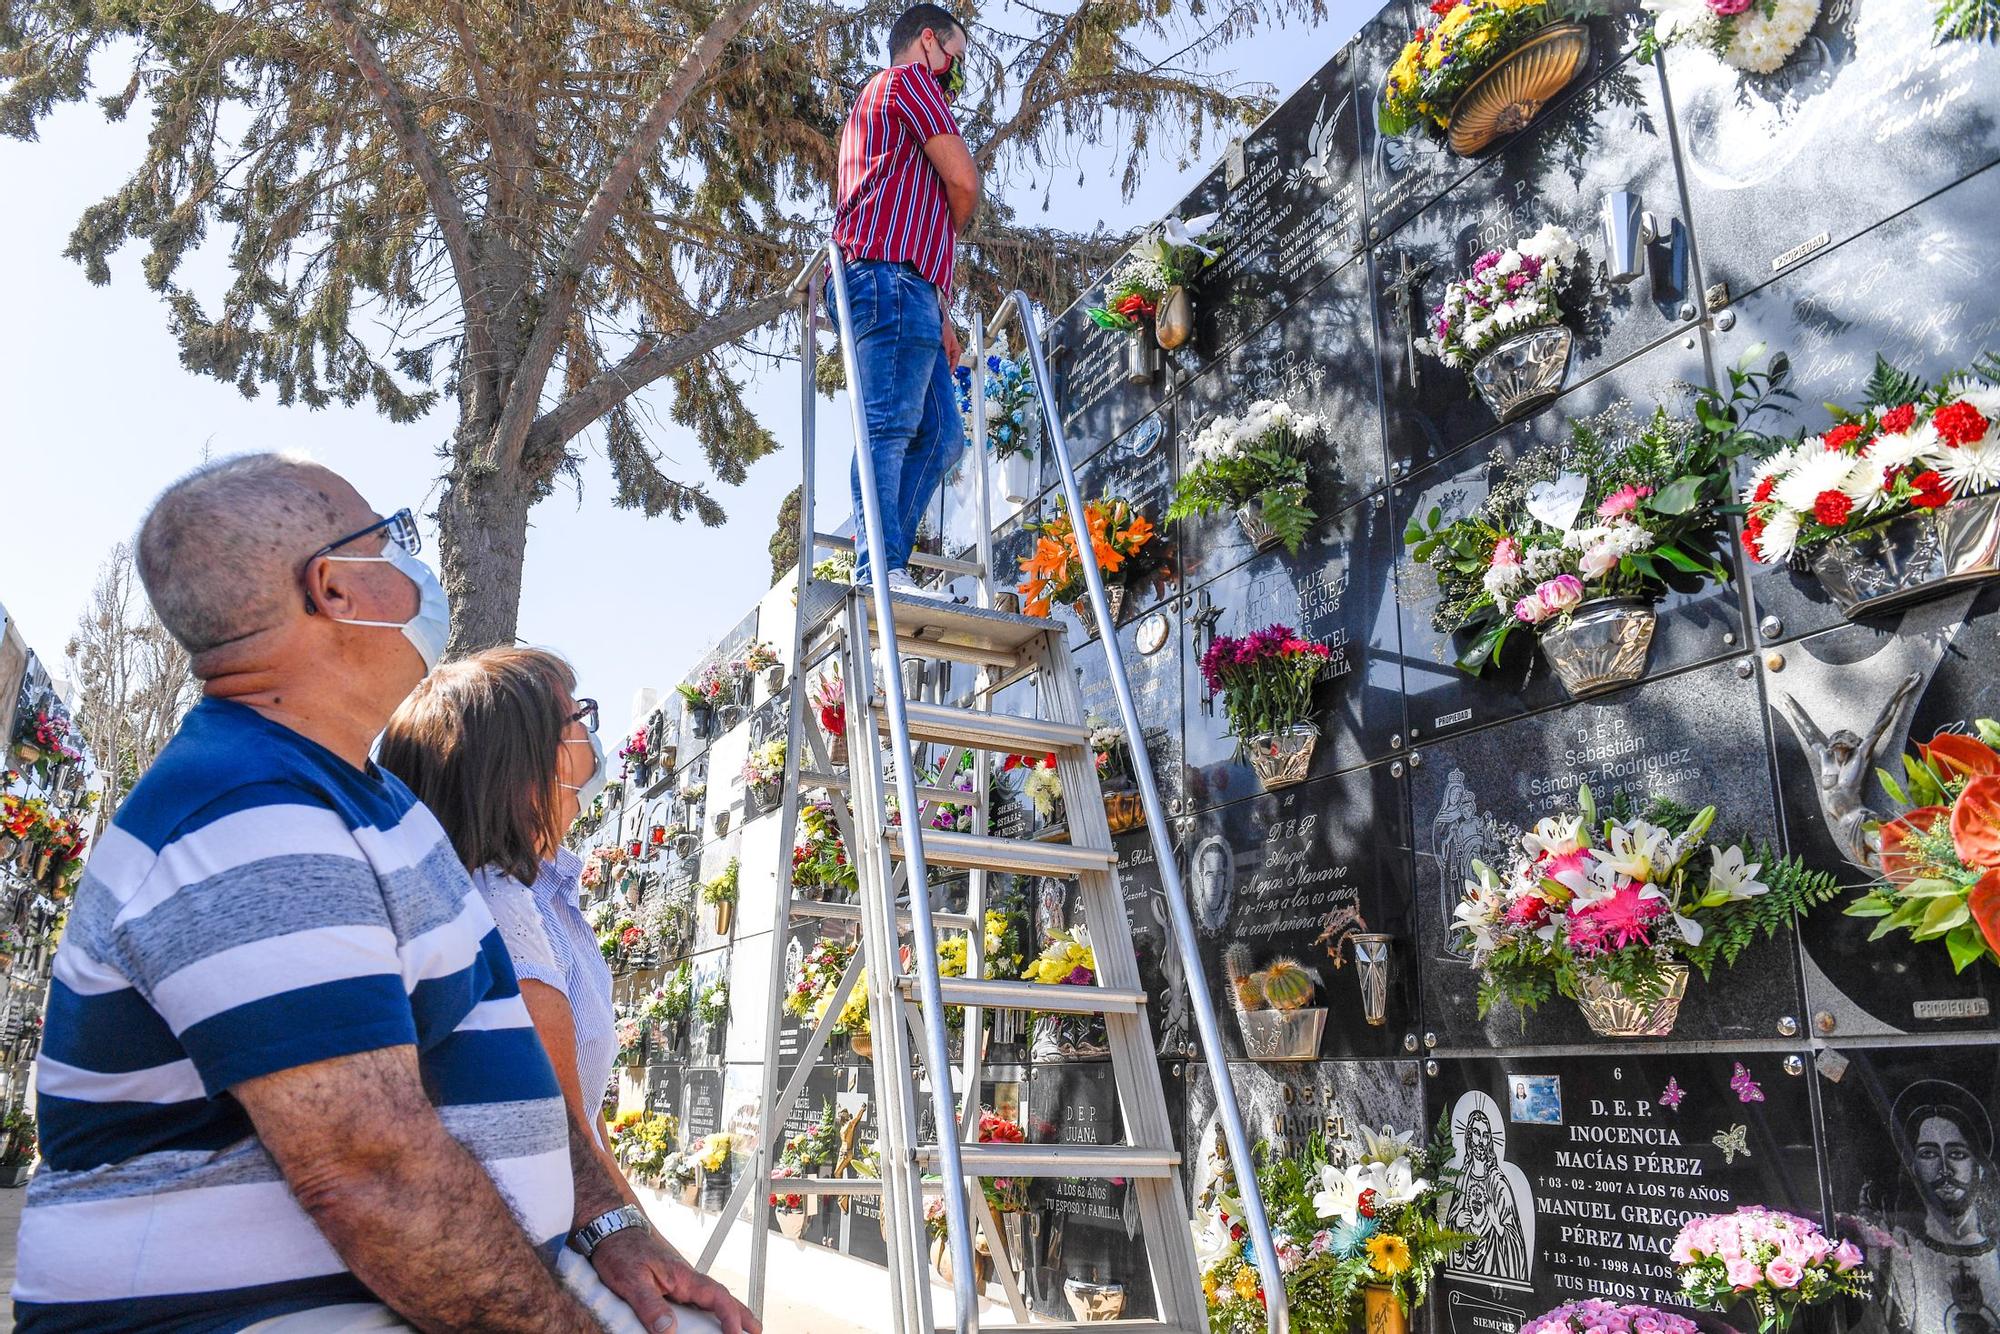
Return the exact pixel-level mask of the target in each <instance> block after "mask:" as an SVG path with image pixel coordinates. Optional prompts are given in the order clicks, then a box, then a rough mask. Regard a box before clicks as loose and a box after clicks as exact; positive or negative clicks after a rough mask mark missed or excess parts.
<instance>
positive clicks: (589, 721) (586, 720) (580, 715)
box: [563, 699, 597, 733]
mask: <svg viewBox="0 0 2000 1334" xmlns="http://www.w3.org/2000/svg"><path fill="white" fill-rule="evenodd" d="M570 723H582V724H583V730H584V731H586V732H591V733H595V732H596V731H597V701H596V700H594V699H580V700H578V701H577V702H576V712H575V713H572V714H571V715H570V716H569V719H568V721H567V722H565V723H564V724H563V726H565V727H567V726H569V724H570Z"/></svg>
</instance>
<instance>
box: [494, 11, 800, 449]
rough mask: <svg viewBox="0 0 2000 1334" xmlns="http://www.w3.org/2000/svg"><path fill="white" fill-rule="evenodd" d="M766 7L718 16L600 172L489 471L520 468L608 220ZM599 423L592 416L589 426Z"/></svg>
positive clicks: (503, 419)
mask: <svg viewBox="0 0 2000 1334" xmlns="http://www.w3.org/2000/svg"><path fill="white" fill-rule="evenodd" d="M764 3H765V0H735V3H734V4H732V5H731V6H730V7H729V8H728V9H725V10H724V11H723V12H722V13H721V14H719V15H717V16H716V19H715V21H714V22H713V23H711V24H709V26H708V30H707V31H705V32H704V33H702V35H701V37H700V39H699V40H697V41H696V42H695V44H694V46H693V47H691V48H690V49H689V50H688V53H687V54H686V55H685V56H683V57H682V58H681V63H680V64H679V65H678V66H677V67H676V68H675V70H674V73H673V76H672V77H671V78H669V79H668V80H667V81H666V83H665V84H664V85H662V86H661V88H660V91H659V95H658V96H657V97H655V98H654V99H653V105H652V106H651V107H650V108H649V109H648V110H647V112H646V115H645V116H644V118H643V119H641V120H640V122H639V125H638V128H637V129H636V130H635V131H634V132H633V134H632V138H631V139H630V140H629V141H628V142H627V143H626V145H625V147H624V148H623V149H621V150H620V151H619V153H618V156H617V157H615V158H614V159H612V162H611V166H610V169H609V170H607V171H606V172H605V174H604V179H603V181H602V182H601V183H600V184H599V185H598V187H597V191H596V193H595V194H594V195H593V196H592V197H591V201H590V205H589V207H588V208H586V209H585V210H584V214H583V217H582V218H580V219H578V221H577V225H576V230H575V231H574V232H573V233H572V234H571V236H570V240H569V244H568V245H567V246H566V247H565V248H564V251H563V257H562V259H561V261H560V262H559V263H558V265H557V267H556V271H555V274H554V277H553V278H552V280H551V284H550V291H549V299H548V303H547V305H546V306H545V307H544V308H543V310H542V313H541V316H540V318H538V319H537V320H536V322H535V330H534V333H533V334H531V335H530V336H529V339H528V346H527V349H526V350H525V351H524V353H523V354H522V357H521V364H520V367H519V369H518V370H517V372H516V374H515V377H514V384H513V388H512V389H511V390H510V391H509V393H508V396H507V406H506V407H505V408H504V409H503V410H502V411H501V414H500V422H499V425H498V426H497V427H496V428H495V430H494V432H493V440H492V442H491V443H490V444H489V445H488V447H487V459H486V462H487V463H488V464H490V465H497V466H498V467H500V468H501V469H503V470H506V471H511V470H512V469H513V468H514V467H515V466H516V465H518V464H519V463H520V462H521V460H522V458H523V456H524V454H525V452H526V450H527V447H528V436H529V433H530V432H531V431H532V429H533V428H534V425H535V422H536V417H535V413H536V409H537V408H539V407H540V406H541V394H542V383H543V381H544V380H545V379H547V377H548V372H549V367H550V366H552V365H553V364H554V363H555V355H556V352H557V350H558V349H559V348H560V347H561V345H562V339H563V330H564V329H565V328H566V327H567V326H568V324H569V320H570V315H571V313H572V312H574V311H575V309H576V298H577V291H578V288H579V287H580V286H581V285H582V281H583V276H584V273H585V271H586V269H587V268H588V267H589V264H590V260H591V257H592V256H593V255H594V254H595V253H596V252H597V248H598V246H599V245H601V244H602V243H603V241H604V237H605V234H606V233H607V232H608V231H610V229H611V221H612V218H613V217H614V216H615V215H616V214H617V212H618V210H619V208H621V207H622V206H623V205H624V203H625V198H626V196H627V195H628V194H630V193H631V190H632V185H633V182H635V181H636V180H637V179H638V177H639V168H640V167H641V166H642V165H643V164H644V163H645V162H646V160H647V159H648V158H650V157H651V156H652V155H653V152H654V150H655V149H657V148H658V147H659V145H660V140H661V139H662V138H664V137H665V135H666V132H667V127H668V125H670V124H672V123H673V120H674V118H675V117H676V116H678V115H679V114H680V112H681V109H682V108H683V107H684V106H686V105H687V101H688V99H689V98H690V97H692V96H694V92H695V90H696V89H697V88H699V87H700V86H701V83H702V81H703V80H704V79H705V78H707V77H708V72H709V70H710V69H712V68H713V67H714V65H715V62H716V61H717V60H718V59H720V58H721V56H722V52H723V49H724V48H725V47H727V46H728V45H729V43H730V42H732V41H734V40H735V38H736V34H737V33H738V32H740V31H742V29H743V25H744V24H746V23H748V22H749V21H750V18H751V16H752V15H754V14H755V13H756V12H757V11H758V10H759V9H761V8H763V6H764ZM760 323H761V321H760ZM752 327H755V326H752ZM628 396H629V395H621V396H620V397H619V398H618V399H614V400H613V401H614V402H618V401H622V400H623V398H624V397H628ZM596 415H597V414H593V417H592V418H591V420H594V419H595V416H596ZM578 429H581V427H579V428H578ZM571 434H572V435H573V434H575V432H571Z"/></svg>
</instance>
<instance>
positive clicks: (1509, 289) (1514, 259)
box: [1422, 5, 1580, 370]
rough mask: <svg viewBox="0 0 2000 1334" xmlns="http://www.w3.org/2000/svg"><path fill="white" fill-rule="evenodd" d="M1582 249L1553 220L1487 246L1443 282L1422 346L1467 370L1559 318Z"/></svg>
mask: <svg viewBox="0 0 2000 1334" xmlns="http://www.w3.org/2000/svg"><path fill="white" fill-rule="evenodd" d="M1460 8H1461V9H1463V8H1465V6H1463V5H1461V6H1460ZM1579 253H1580V252H1579V250H1578V247H1577V244H1576V238H1575V237H1573V236H1571V235H1570V234H1569V233H1568V232H1567V231H1565V230H1564V229H1563V228H1561V227H1558V226H1556V225H1555V224H1554V223H1550V224H1549V225H1547V226H1545V227H1543V228H1542V229H1541V230H1540V231H1538V232H1536V233H1535V234H1534V235H1533V236H1530V237H1526V238H1524V239H1522V240H1519V241H1516V242H1515V243H1514V245H1513V247H1512V248H1511V249H1508V250H1489V251H1487V252H1486V253H1485V254H1483V255H1481V256H1480V257H1479V258H1478V259H1476V260H1474V261H1473V262H1472V274H1471V276H1470V277H1466V278H1460V279H1457V280H1455V281H1453V282H1450V283H1447V284H1446V285H1445V289H1444V300H1443V301H1441V302H1439V303H1438V306H1437V308H1436V309H1435V310H1433V311H1431V337H1430V338H1429V339H1428V340H1426V341H1425V342H1424V343H1423V345H1422V346H1423V348H1424V350H1425V351H1427V352H1430V353H1431V354H1432V355H1434V356H1436V357H1437V358H1438V359H1439V360H1440V361H1442V362H1444V364H1445V365H1447V366H1449V367H1451V368H1452V369H1453V370H1467V369H1469V368H1470V367H1471V366H1472V364H1473V363H1474V362H1476V361H1478V360H1479V359H1480V358H1481V357H1484V356H1485V355H1486V354H1487V353H1488V352H1491V351H1492V350H1493V349H1494V348H1495V347H1497V346H1498V345H1499V344H1501V343H1502V342H1504V341H1506V340H1507V339H1509V338H1512V337H1514V336H1515V335H1517V334H1524V333H1527V332H1528V331H1529V330H1531V329H1541V328H1545V327H1547V326H1550V325H1556V324H1561V323H1562V316H1563V312H1562V291H1563V288H1564V287H1565V286H1567V284H1568V282H1569V277H1570V274H1571V273H1572V272H1573V271H1574V269H1575V266H1576V261H1577V256H1578V254H1579Z"/></svg>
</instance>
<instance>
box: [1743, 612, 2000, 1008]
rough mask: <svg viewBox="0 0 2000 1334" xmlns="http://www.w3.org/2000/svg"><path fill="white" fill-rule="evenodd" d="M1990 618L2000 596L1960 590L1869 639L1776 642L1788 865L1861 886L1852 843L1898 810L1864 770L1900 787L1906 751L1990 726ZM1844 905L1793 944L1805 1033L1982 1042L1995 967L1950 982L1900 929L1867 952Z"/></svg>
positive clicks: (1866, 926)
mask: <svg viewBox="0 0 2000 1334" xmlns="http://www.w3.org/2000/svg"><path fill="white" fill-rule="evenodd" d="M1996 612H2000V589H1989V590H1988V591H1986V592H1984V593H1979V592H1977V591H1976V590H1974V589H1966V590H1964V591H1961V592H1959V593H1956V594H1953V595H1952V596H1950V597H1947V598H1944V599H1941V600H1939V601H1935V602H1930V603H1926V604H1923V605H1921V606H1916V607H1912V608H1910V609H1909V610H1908V611H1906V612H1904V613H1902V615H1901V616H1900V618H1897V617H1891V618H1890V620H1889V622H1888V623H1887V625H1886V626H1884V627H1883V628H1880V629H1878V628H1875V627H1871V626H1861V625H1853V626H1843V627H1841V628H1840V629H1836V630H1828V631H1825V632H1823V633H1821V634H1817V635H1813V636H1812V637H1810V638H1808V639H1804V640H1800V641H1797V642H1795V643H1790V644H1787V645H1785V646H1784V649H1783V650H1782V652H1781V654H1780V655H1779V658H1778V663H1779V665H1778V667H1777V669H1776V670H1772V669H1771V668H1770V666H1769V665H1767V666H1766V668H1765V670H1764V691H1765V695H1766V697H1767V698H1768V700H1769V702H1770V707H1771V717H1770V728H1771V734H1772V737H1773V739H1774V741H1775V744H1776V748H1777V761H1778V777H1779V785H1778V787H1779V793H1780V797H1781V801H1782V804H1783V809H1784V816H1785V828H1786V831H1787V835H1788V838H1789V840H1790V848H1791V851H1792V852H1793V853H1794V854H1795V855H1797V856H1800V857H1802V858H1804V859H1806V860H1807V861H1808V862H1809V863H1810V864H1812V865H1813V866H1816V867H1820V868H1823V869H1826V870H1829V871H1834V872H1837V873H1838V874H1839V875H1840V876H1841V878H1842V880H1843V881H1844V882H1845V883H1848V884H1852V885H1855V886H1857V887H1858V886H1862V885H1865V884H1867V883H1869V882H1870V881H1871V880H1872V879H1873V878H1874V876H1873V872H1872V870H1871V869H1866V868H1864V866H1863V865H1861V864H1859V863H1858V862H1857V861H1856V860H1855V859H1854V857H1855V856H1860V857H1863V858H1865V857H1866V855H1867V854H1866V853H1865V852H1864V851H1861V850H1860V848H1859V846H1858V843H1859V840H1860V839H1862V838H1865V833H1864V832H1862V831H1864V830H1865V827H1866V825H1867V824H1869V823H1871V822H1874V821H1878V820H1886V819H1893V818H1895V817H1896V816H1897V815H1900V814H1901V813H1902V811H1903V810H1904V809H1905V808H1904V806H1903V805H1902V804H1901V803H1900V802H1897V801H1895V800H1894V799H1893V798H1891V797H1890V796H1889V795H1888V794H1887V793H1886V792H1885V791H1884V790H1883V788H1882V787H1881V785H1880V783H1879V781H1878V780H1877V777H1876V774H1877V771H1878V770H1881V769H1886V770H1887V771H1888V772H1889V773H1891V774H1894V775H1897V776H1898V778H1899V779H1900V778H1901V776H1902V772H1903V765H1902V761H1901V759H1900V758H1899V757H1900V756H1902V755H1903V754H1906V753H1908V751H1909V750H1910V748H1911V746H1912V745H1913V744H1914V743H1916V742H1922V741H1929V740H1930V739H1931V738H1932V737H1933V736H1935V735H1937V733H1938V732H1940V731H1944V730H1947V729H1949V730H1952V731H1960V732H1964V731H1970V730H1971V725H1972V723H1973V721H1974V720H1975V719H1979V718H1990V717H1997V716H2000V678H1997V677H1996V676H1995V674H1994V670H1993V664H1994V662H1995V661H1996V658H2000V643H1996V638H2000V618H1996V615H1995V613H1996ZM1891 626H1893V628H1894V633H1893V634H1892V633H1888V628H1889V627H1891ZM1871 741H1872V742H1873V744H1872V745H1871V744H1870V742H1871ZM1858 892H1859V891H1858V888H1857V891H1856V893H1857V895H1858ZM1853 897H1855V895H1848V896H1843V898H1842V899H1841V901H1840V902H1839V903H1836V904H1830V905H1828V906H1827V907H1826V908H1824V909H1822V910H1821V911H1820V912H1817V913H1815V914H1813V916H1812V917H1811V919H1810V920H1809V921H1808V922H1807V924H1806V927H1805V929H1804V931H1803V932H1802V934H1801V939H1802V940H1803V943H1804V945H1805V957H1804V967H1805V980H1806V1002H1807V1006H1808V1008H1809V1009H1810V1011H1811V1013H1812V1024H1813V1031H1814V1032H1815V1033H1819V1034H1822V1035H1826V1036H1830V1037H1843V1036H1848V1035H1854V1034H1869V1033H1939V1032H1948V1031H1952V1030H1972V1031H1977V1032H1985V1033H1991V1032H1992V1031H1993V1030H1994V1028H1995V1026H1996V1022H2000V1021H1996V1017H1995V1013H1994V1012H1995V1010H1996V1008H2000V968H1995V967H1993V966H1992V965H1991V964H1988V963H1985V962H1975V963H1974V964H1973V965H1972V966H1971V967H1969V968H1967V969H1966V970H1965V971H1964V972H1962V973H1960V972H1954V971H1953V970H1952V967H1951V960H1950V957H1949V955H1948V954H1947V953H1946V950H1945V947H1944V943H1943V942H1942V941H1913V940H1911V939H1910V938H1909V936H1908V934H1907V933H1905V932H1902V931H1898V932H1895V933H1894V934H1892V935H1888V936H1885V937H1883V938H1882V939H1881V940H1878V941H1875V942H1873V943H1870V941H1869V939H1868V937H1869V934H1870V933H1871V931H1872V930H1873V929H1874V928H1875V926H1876V925H1877V924H1878V923H1877V920H1876V919H1873V918H1857V917H1847V916H1843V915H1842V914H1841V913H1840V912H1839V908H1840V906H1842V905H1843V904H1845V903H1846V902H1849V901H1851V899H1852V898H1853Z"/></svg>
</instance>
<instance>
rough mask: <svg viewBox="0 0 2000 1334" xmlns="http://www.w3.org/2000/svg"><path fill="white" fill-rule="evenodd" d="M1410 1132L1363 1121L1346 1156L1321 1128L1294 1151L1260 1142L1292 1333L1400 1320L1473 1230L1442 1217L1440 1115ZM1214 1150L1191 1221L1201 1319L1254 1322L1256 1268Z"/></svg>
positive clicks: (1250, 1329) (1235, 1331)
mask: <svg viewBox="0 0 2000 1334" xmlns="http://www.w3.org/2000/svg"><path fill="white" fill-rule="evenodd" d="M1411 1138H1412V1135H1411V1132H1409V1131H1402V1132H1398V1131H1395V1130H1392V1129H1390V1128H1388V1127H1384V1128H1383V1129H1382V1130H1381V1131H1380V1132H1379V1133H1378V1132H1376V1131H1374V1130H1371V1129H1369V1128H1368V1127H1366V1126H1363V1127H1361V1140H1362V1149H1361V1152H1360V1153H1359V1154H1358V1155H1355V1156H1353V1158H1352V1160H1351V1161H1350V1160H1349V1157H1348V1155H1347V1154H1346V1153H1345V1152H1340V1153H1336V1152H1334V1151H1332V1150H1330V1149H1329V1147H1328V1145H1327V1143H1326V1140H1325V1138H1324V1137H1323V1136H1321V1135H1319V1134H1314V1135H1313V1136H1312V1137H1311V1138H1310V1139H1308V1140H1307V1141H1306V1143H1305V1144H1304V1146H1303V1147H1302V1148H1301V1149H1300V1151H1299V1152H1297V1153H1293V1154H1286V1153H1277V1152H1272V1151H1270V1150H1269V1148H1268V1146H1260V1150H1259V1157H1258V1164H1257V1188H1258V1194H1259V1195H1260V1196H1261V1197H1262V1198H1263V1202H1264V1213H1265V1217H1266V1218H1267V1219H1268V1220H1269V1222H1270V1225H1271V1232H1272V1237H1271V1240H1272V1242H1273V1244H1274V1247H1275V1249H1276V1251H1277V1254H1278V1269H1279V1272H1280V1274H1281V1276H1282V1277H1283V1280H1284V1285H1285V1301H1286V1304H1287V1306H1288V1307H1289V1309H1290V1311H1291V1327H1292V1329H1293V1330H1295V1331H1297V1334H1344V1331H1346V1330H1349V1329H1367V1330H1369V1331H1377V1330H1381V1331H1387V1330H1391V1329H1406V1328H1407V1323H1406V1322H1407V1320H1408V1315H1409V1311H1410V1310H1411V1308H1412V1307H1414V1306H1416V1305H1418V1304H1419V1303H1421V1302H1422V1301H1423V1300H1424V1298H1425V1297H1426V1296H1427V1295H1428V1294H1429V1292H1430V1285H1431V1280H1432V1276H1433V1275H1434V1274H1435V1273H1436V1272H1437V1270H1438V1267H1439V1266H1441V1265H1442V1264H1443V1263H1444V1262H1445V1261H1446V1260H1448V1259H1449V1258H1450V1257H1451V1256H1452V1255H1453V1254H1454V1253H1455V1252H1456V1251H1457V1250H1458V1249H1459V1248H1460V1247H1461V1246H1463V1245H1464V1244H1465V1243H1466V1242H1468V1241H1471V1240H1473V1238H1472V1237H1471V1235H1470V1234H1467V1233H1463V1232H1457V1231H1454V1230H1452V1229H1450V1228H1447V1227H1446V1226H1444V1224H1443V1223H1441V1222H1440V1221H1439V1216H1440V1214H1441V1212H1442V1209H1443V1206H1444V1204H1445V1202H1446V1198H1447V1196H1448V1195H1449V1193H1450V1186H1451V1179H1450V1172H1449V1170H1448V1169H1447V1168H1446V1166H1445V1164H1446V1162H1447V1161H1448V1160H1449V1158H1450V1154H1451V1149H1450V1143H1449V1140H1448V1138H1447V1137H1446V1135H1445V1133H1444V1129H1443V1126H1442V1125H1441V1126H1440V1129H1439V1133H1438V1134H1437V1135H1436V1136H1434V1137H1433V1139H1432V1141H1431V1143H1430V1144H1428V1145H1426V1146H1424V1147H1422V1148H1417V1147H1414V1146H1413V1145H1412V1144H1411V1142H1410V1141H1411ZM1211 1162H1212V1164H1213V1165H1214V1167H1215V1168H1216V1172H1215V1176H1214V1178H1213V1180H1212V1181H1211V1183H1210V1185H1209V1187H1208V1188H1207V1189H1206V1190H1205V1191H1204V1192H1203V1194H1202V1198H1201V1201H1200V1208H1199V1209H1198V1211H1197V1217H1196V1219H1195V1221H1194V1233H1195V1257H1196V1262H1197V1264H1198V1265H1199V1266H1200V1269H1201V1274H1202V1291H1203V1293H1204V1294H1205V1295H1206V1297H1207V1299H1208V1321H1209V1328H1210V1330H1211V1331H1213V1334H1257V1332H1258V1331H1262V1330H1263V1329H1264V1327H1265V1317H1264V1287H1263V1278H1262V1275H1261V1274H1260V1273H1259V1272H1258V1269H1257V1262H1256V1259H1255V1257H1254V1255H1253V1254H1252V1252H1251V1247H1250V1235H1249V1229H1248V1228H1247V1227H1246V1226H1245V1225H1244V1222H1243V1217H1244V1211H1243V1205H1242V1202H1241V1200H1240V1199H1239V1197H1238V1195H1237V1186H1236V1178H1235V1175H1234V1173H1233V1172H1232V1171H1231V1170H1230V1168H1229V1166H1228V1163H1227V1160H1226V1159H1225V1158H1223V1156H1222V1154H1221V1152H1220V1145H1218V1146H1217V1148H1216V1151H1215V1153H1214V1156H1213V1158H1212V1160H1211Z"/></svg>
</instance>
